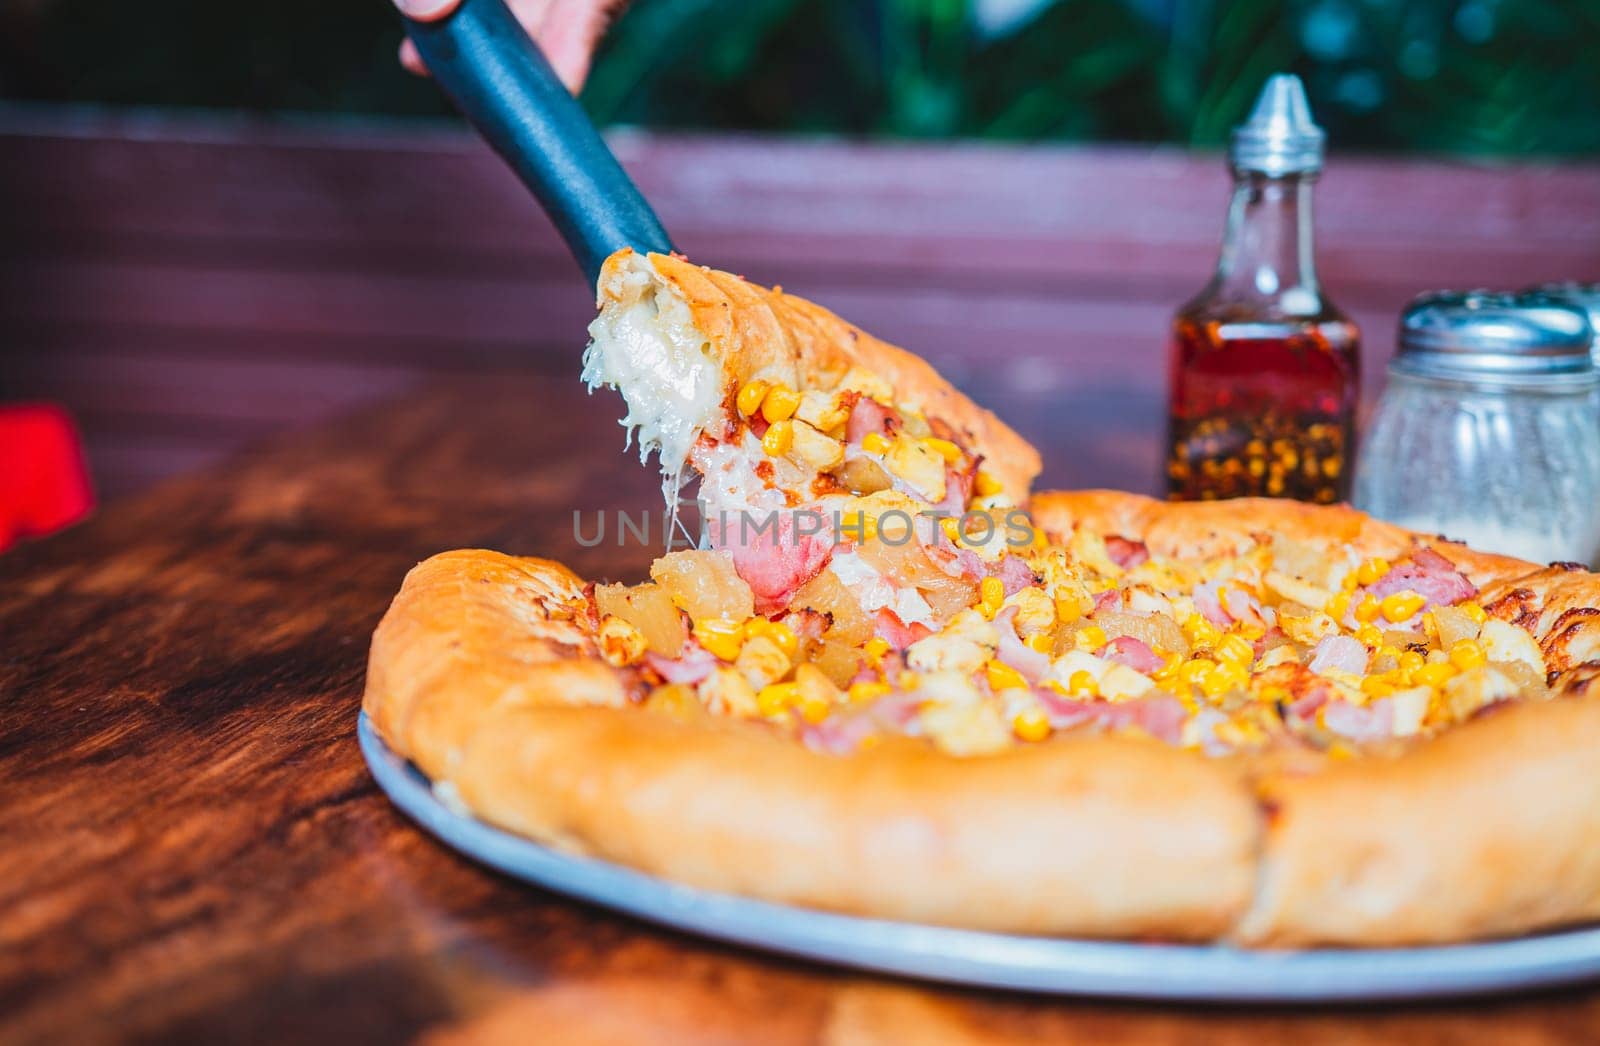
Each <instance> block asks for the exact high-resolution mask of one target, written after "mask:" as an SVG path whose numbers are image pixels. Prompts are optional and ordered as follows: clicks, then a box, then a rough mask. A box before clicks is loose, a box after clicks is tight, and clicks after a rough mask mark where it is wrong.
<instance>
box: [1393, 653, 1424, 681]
mask: <svg viewBox="0 0 1600 1046" xmlns="http://www.w3.org/2000/svg"><path fill="white" fill-rule="evenodd" d="M1427 663H1428V659H1427V658H1425V657H1423V656H1422V655H1421V654H1419V653H1417V652H1416V651H1415V650H1407V651H1406V652H1405V653H1403V654H1401V655H1400V667H1399V668H1398V669H1396V671H1398V672H1399V673H1400V678H1401V680H1402V681H1404V682H1406V683H1410V682H1412V681H1413V680H1414V679H1415V678H1416V675H1417V669H1419V668H1421V667H1422V666H1423V665H1425V664H1427Z"/></svg>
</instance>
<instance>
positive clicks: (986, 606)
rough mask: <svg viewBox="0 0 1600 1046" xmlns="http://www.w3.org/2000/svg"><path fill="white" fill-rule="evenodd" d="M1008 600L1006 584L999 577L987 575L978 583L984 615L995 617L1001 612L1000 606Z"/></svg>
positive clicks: (979, 600)
mask: <svg viewBox="0 0 1600 1046" xmlns="http://www.w3.org/2000/svg"><path fill="white" fill-rule="evenodd" d="M1005 601H1006V586H1005V585H1004V584H1002V583H1001V581H1000V579H999V578H997V577H986V578H984V579H983V580H982V581H980V582H979V583H978V603H979V605H980V606H981V607H982V608H983V616H984V617H986V618H993V617H994V616H995V615H996V614H998V613H1000V607H1001V606H1002V605H1003V604H1004V603H1005Z"/></svg>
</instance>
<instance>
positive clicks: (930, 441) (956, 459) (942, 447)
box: [922, 436, 961, 465]
mask: <svg viewBox="0 0 1600 1046" xmlns="http://www.w3.org/2000/svg"><path fill="white" fill-rule="evenodd" d="M922 445H923V446H925V447H927V448H928V449H929V450H931V451H933V452H934V453H935V454H937V455H939V456H940V457H941V458H943V459H944V460H945V461H947V462H949V463H950V464H952V465H955V464H959V463H960V461H961V448H960V447H958V446H956V445H955V444H954V443H951V442H950V441H949V440H947V439H940V438H939V437H938V436H929V437H927V438H926V439H924V440H923V441H922Z"/></svg>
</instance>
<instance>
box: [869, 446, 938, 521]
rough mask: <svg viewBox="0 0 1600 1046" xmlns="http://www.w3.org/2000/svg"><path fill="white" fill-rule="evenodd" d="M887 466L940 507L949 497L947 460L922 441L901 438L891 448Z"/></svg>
mask: <svg viewBox="0 0 1600 1046" xmlns="http://www.w3.org/2000/svg"><path fill="white" fill-rule="evenodd" d="M883 463H884V467H885V468H887V469H888V470H889V471H890V472H892V473H894V474H895V475H896V476H899V477H900V478H901V479H902V480H904V481H905V482H906V485H907V486H909V487H910V488H911V489H912V490H915V491H916V492H917V493H918V494H919V495H921V496H922V499H923V500H924V501H927V502H930V503H934V504H937V503H938V502H941V501H943V500H944V495H945V463H944V458H943V457H941V456H940V455H938V454H937V453H935V452H934V451H933V450H932V449H930V448H929V447H928V445H927V444H926V443H924V442H922V441H921V440H920V439H911V438H908V437H904V436H902V437H900V438H898V439H896V440H895V441H894V442H893V443H892V444H890V445H889V453H888V454H886V455H885V456H884V462H883Z"/></svg>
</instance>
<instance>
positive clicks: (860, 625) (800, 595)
mask: <svg viewBox="0 0 1600 1046" xmlns="http://www.w3.org/2000/svg"><path fill="white" fill-rule="evenodd" d="M789 605H790V606H791V607H793V608H795V609H797V610H816V611H818V612H820V613H823V614H826V615H828V617H829V618H830V619H831V623H830V624H829V625H828V631H827V633H826V635H825V638H827V639H831V640H835V641H837V642H840V643H845V644H848V645H849V646H860V645H861V644H862V643H865V642H866V641H867V640H868V639H870V638H872V627H873V626H872V618H871V617H869V616H868V615H867V614H866V613H865V612H864V611H863V610H862V609H861V604H860V603H859V602H857V601H856V597H855V596H854V595H852V594H851V592H850V590H849V589H848V588H845V587H844V582H842V581H840V580H839V575H838V574H836V573H834V571H833V568H832V567H829V568H828V569H826V570H824V571H823V572H822V573H820V574H818V575H817V576H816V577H814V578H812V579H811V580H810V581H807V582H806V583H805V584H804V585H802V586H801V587H800V591H798V592H796V593H795V594H794V599H793V600H792V601H791V602H790V604H789Z"/></svg>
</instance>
